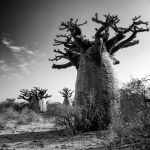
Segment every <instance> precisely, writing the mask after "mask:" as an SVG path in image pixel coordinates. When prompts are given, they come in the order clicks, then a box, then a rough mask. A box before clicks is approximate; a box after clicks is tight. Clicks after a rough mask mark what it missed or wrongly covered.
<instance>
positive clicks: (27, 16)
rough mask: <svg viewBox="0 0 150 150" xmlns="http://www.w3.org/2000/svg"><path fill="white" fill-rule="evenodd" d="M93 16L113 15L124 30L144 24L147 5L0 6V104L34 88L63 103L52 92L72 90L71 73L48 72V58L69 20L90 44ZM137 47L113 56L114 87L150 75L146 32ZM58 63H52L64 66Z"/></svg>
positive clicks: (5, 0)
mask: <svg viewBox="0 0 150 150" xmlns="http://www.w3.org/2000/svg"><path fill="white" fill-rule="evenodd" d="M96 12H98V14H99V18H100V19H101V20H104V17H103V15H104V14H108V13H110V14H114V15H118V17H119V18H120V22H119V24H118V26H122V27H128V26H129V25H130V24H131V23H132V18H134V17H135V16H139V15H141V16H142V17H141V19H142V20H143V21H150V0H143V1H142V0H0V101H3V100H6V99H7V98H16V99H17V97H18V95H19V94H20V90H21V89H23V88H24V89H29V90H31V88H33V87H40V88H45V89H48V91H47V93H48V94H51V95H52V98H51V99H50V100H51V101H52V102H53V101H59V102H63V97H62V96H61V94H60V93H58V91H61V90H62V89H63V88H64V87H67V88H69V89H72V90H75V82H76V76H77V71H76V69H75V67H70V68H67V69H61V70H57V69H52V64H53V63H55V62H50V61H49V58H51V59H52V58H54V57H55V53H54V51H53V50H54V49H58V48H59V49H60V50H63V46H60V47H55V46H53V44H54V39H55V38H56V34H63V33H65V32H64V31H60V30H59V29H58V27H59V26H60V24H61V22H63V21H64V22H65V21H68V20H69V19H70V18H74V20H76V19H78V20H79V21H78V22H79V23H83V22H85V21H86V20H87V22H88V23H87V24H86V25H84V26H81V28H82V30H83V34H84V35H86V37H87V38H89V39H91V36H93V35H94V33H95V30H94V29H95V27H98V26H97V24H96V23H94V22H92V20H91V18H92V17H93V16H94V14H95V13H96ZM137 39H139V41H140V43H139V44H138V45H135V46H133V47H129V48H126V49H121V50H119V51H118V52H117V53H116V55H115V57H116V58H117V59H119V61H120V64H119V65H116V66H115V69H116V71H117V74H118V78H119V81H120V82H127V81H129V80H130V79H131V76H132V77H134V78H143V77H144V76H145V75H150V32H144V33H139V34H137ZM65 62H66V61H65V60H60V61H59V62H58V63H59V64H62V63H65Z"/></svg>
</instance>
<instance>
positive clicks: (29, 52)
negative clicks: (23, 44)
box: [25, 50, 35, 55]
mask: <svg viewBox="0 0 150 150" xmlns="http://www.w3.org/2000/svg"><path fill="white" fill-rule="evenodd" d="M25 52H26V53H28V54H31V55H34V54H35V53H34V52H33V51H30V50H25Z"/></svg>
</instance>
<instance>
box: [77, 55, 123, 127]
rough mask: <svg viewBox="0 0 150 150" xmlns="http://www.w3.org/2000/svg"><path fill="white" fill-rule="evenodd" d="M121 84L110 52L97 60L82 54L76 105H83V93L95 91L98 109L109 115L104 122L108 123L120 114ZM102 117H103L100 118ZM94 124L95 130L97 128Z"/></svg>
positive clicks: (78, 73) (94, 123)
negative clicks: (102, 109)
mask: <svg viewBox="0 0 150 150" xmlns="http://www.w3.org/2000/svg"><path fill="white" fill-rule="evenodd" d="M118 88H119V82H118V80H117V75H116V72H115V71H114V67H113V63H112V60H111V58H110V54H109V53H108V52H102V53H101V55H100V56H99V57H97V58H92V57H90V56H88V54H81V56H80V64H79V68H78V71H77V80H76V87H75V90H76V91H75V103H76V105H83V93H84V92H88V93H89V92H90V91H91V90H95V92H96V96H95V103H96V107H97V108H99V109H101V106H102V107H103V108H104V109H105V111H106V112H107V114H106V115H105V116H103V118H102V120H105V121H106V122H107V123H109V122H110V118H111V120H112V119H113V118H114V114H115V115H116V114H119V103H120V102H119V99H120V98H119V97H120V94H119V90H118ZM100 117H102V116H100ZM97 126H98V125H96V122H93V128H95V130H96V128H99V127H97Z"/></svg>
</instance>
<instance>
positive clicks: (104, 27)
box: [50, 13, 149, 129]
mask: <svg viewBox="0 0 150 150" xmlns="http://www.w3.org/2000/svg"><path fill="white" fill-rule="evenodd" d="M104 17H105V21H102V20H100V19H99V17H98V13H96V14H95V16H94V17H92V21H93V22H95V23H98V24H100V27H99V28H98V29H97V28H96V29H95V30H96V31H95V34H93V35H94V36H92V37H93V40H89V39H86V36H84V35H83V33H82V30H81V27H80V26H82V25H84V24H86V23H87V21H85V22H84V23H82V24H78V23H77V22H78V19H77V20H76V21H74V20H73V19H72V18H71V19H70V20H69V21H67V22H62V23H61V25H60V27H59V30H65V29H66V30H67V32H68V31H69V32H70V33H69V34H68V35H66V34H60V35H57V38H61V40H58V39H54V42H55V43H54V46H57V45H61V44H62V45H64V52H63V51H61V50H59V49H58V50H56V49H55V50H54V52H56V53H58V54H59V55H56V56H55V58H54V59H50V61H58V60H60V59H63V58H64V59H67V60H68V61H69V62H68V63H65V64H53V66H52V68H54V69H65V68H68V67H72V66H75V68H76V69H77V79H76V84H75V105H83V95H84V93H85V92H87V93H89V92H90V91H91V90H93V89H94V90H95V93H96V94H95V103H96V107H97V108H99V110H100V111H101V109H102V108H103V110H105V112H106V113H105V114H104V115H103V116H97V117H101V119H102V120H105V121H104V122H110V120H111V121H112V120H113V118H116V116H117V117H118V116H119V113H120V111H119V108H120V94H119V82H118V78H117V75H116V72H115V70H114V65H117V64H119V63H120V62H119V60H117V59H116V58H115V57H114V54H115V53H116V52H117V51H118V50H120V49H123V48H128V47H130V46H134V45H136V44H138V43H139V40H135V38H136V36H137V34H138V33H140V32H146V31H149V28H148V22H144V21H142V20H140V18H141V16H139V17H134V18H133V19H132V24H131V25H130V26H129V27H127V28H126V27H125V28H124V27H118V25H117V24H118V22H119V21H120V20H119V19H118V16H117V15H116V16H114V15H110V14H108V15H104ZM110 28H111V29H113V30H114V32H115V35H114V36H113V37H110ZM127 35H128V36H127ZM62 38H64V39H65V40H62ZM92 126H93V128H94V129H96V128H99V125H98V123H97V118H95V121H93V123H92Z"/></svg>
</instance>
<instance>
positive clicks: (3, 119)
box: [0, 114, 7, 130]
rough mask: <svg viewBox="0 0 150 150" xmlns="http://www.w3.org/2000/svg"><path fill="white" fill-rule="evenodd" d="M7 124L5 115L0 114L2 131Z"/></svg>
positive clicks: (0, 128)
mask: <svg viewBox="0 0 150 150" xmlns="http://www.w3.org/2000/svg"><path fill="white" fill-rule="evenodd" d="M6 124H7V121H6V119H5V117H4V115H2V114H0V130H2V129H4V128H5V126H6Z"/></svg>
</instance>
